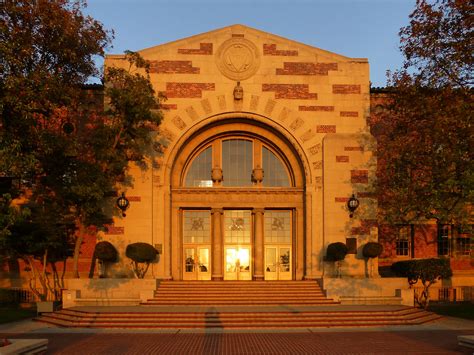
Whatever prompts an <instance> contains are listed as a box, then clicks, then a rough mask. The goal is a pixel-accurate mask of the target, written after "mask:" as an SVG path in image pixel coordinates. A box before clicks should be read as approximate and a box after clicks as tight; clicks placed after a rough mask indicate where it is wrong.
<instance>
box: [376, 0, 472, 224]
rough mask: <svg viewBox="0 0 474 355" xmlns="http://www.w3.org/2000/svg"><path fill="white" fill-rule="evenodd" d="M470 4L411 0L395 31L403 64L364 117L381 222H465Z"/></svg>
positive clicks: (467, 208)
mask: <svg viewBox="0 0 474 355" xmlns="http://www.w3.org/2000/svg"><path fill="white" fill-rule="evenodd" d="M473 10H474V9H473V5H472V2H470V1H468V0H438V1H435V2H434V3H428V1H425V0H418V1H417V5H416V8H415V10H414V11H413V13H412V14H411V15H410V24H409V25H408V26H406V27H404V28H402V29H401V31H400V36H401V46H400V48H401V50H402V53H403V54H404V56H405V63H404V67H403V68H402V69H401V70H399V71H396V72H395V73H393V74H390V76H389V87H390V88H391V90H390V93H389V95H388V97H387V102H386V105H385V106H384V107H383V110H381V111H380V112H376V113H374V114H372V117H371V125H372V128H373V132H374V135H375V136H376V138H377V144H378V146H377V160H378V179H377V183H376V186H375V189H376V191H377V195H378V203H379V207H380V214H381V219H382V220H384V221H386V222H389V223H392V224H393V223H411V222H413V221H420V220H430V219H435V220H437V221H438V222H439V223H453V224H460V225H466V224H469V223H470V221H469V219H470V214H471V213H472V212H471V211H472V204H473V201H474V150H473V149H472V147H473V146H474V134H473V122H474V120H473V116H472V115H473V114H472V113H473V100H472V73H473V56H472V53H473V52H474V41H473V28H472V13H473ZM471 223H472V221H471Z"/></svg>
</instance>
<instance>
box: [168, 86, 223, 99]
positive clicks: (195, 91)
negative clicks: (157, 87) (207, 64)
mask: <svg viewBox="0 0 474 355" xmlns="http://www.w3.org/2000/svg"><path fill="white" fill-rule="evenodd" d="M215 89H216V88H215V85H214V83H166V97H168V98H173V97H175V98H189V99H197V98H201V97H202V92H203V91H204V90H207V91H214V90H215Z"/></svg>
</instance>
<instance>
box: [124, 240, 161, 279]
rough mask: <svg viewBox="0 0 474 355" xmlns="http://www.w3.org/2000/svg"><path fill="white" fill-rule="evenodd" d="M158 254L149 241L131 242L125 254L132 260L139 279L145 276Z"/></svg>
mask: <svg viewBox="0 0 474 355" xmlns="http://www.w3.org/2000/svg"><path fill="white" fill-rule="evenodd" d="M157 254H158V252H157V250H156V249H155V248H153V246H152V245H150V244H148V243H133V244H129V245H127V248H126V249H125V255H126V256H127V257H128V258H130V259H131V260H132V266H133V272H134V273H135V275H136V276H137V277H138V278H139V279H143V278H144V277H145V274H146V272H147V271H148V268H149V266H150V263H152V262H153V261H155V260H156V256H157ZM140 264H145V265H140Z"/></svg>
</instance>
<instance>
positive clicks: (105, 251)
mask: <svg viewBox="0 0 474 355" xmlns="http://www.w3.org/2000/svg"><path fill="white" fill-rule="evenodd" d="M94 254H95V256H96V258H97V259H99V260H100V261H102V262H111V263H113V262H116V261H117V258H118V253H117V249H115V247H114V246H113V245H112V243H110V242H107V241H102V242H99V243H97V244H96V245H95V250H94Z"/></svg>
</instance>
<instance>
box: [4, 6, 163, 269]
mask: <svg viewBox="0 0 474 355" xmlns="http://www.w3.org/2000/svg"><path fill="white" fill-rule="evenodd" d="M84 6H85V3H84V2H82V1H73V2H70V1H67V0H59V1H46V0H39V1H38V0H20V1H8V2H6V3H5V4H4V5H2V7H0V13H1V22H0V114H1V116H0V117H1V125H0V175H2V176H14V177H17V178H19V179H21V181H22V187H23V190H22V191H21V193H23V195H27V200H28V204H29V205H31V206H34V207H35V208H34V209H32V210H31V213H32V216H31V219H30V220H29V223H30V224H33V223H39V221H40V220H39V219H38V216H36V214H39V213H40V212H41V215H42V216H48V215H49V216H55V219H54V223H53V224H59V225H68V226H70V222H71V220H72V221H73V222H74V226H75V228H72V229H71V228H68V229H67V233H66V235H64V234H62V236H63V237H64V238H65V239H67V240H68V242H69V241H70V240H71V237H75V238H76V239H75V246H74V253H73V254H74V270H73V271H74V273H75V275H76V276H77V277H79V274H78V269H77V264H78V258H79V251H80V246H81V244H82V240H83V235H84V234H85V233H86V232H87V229H88V228H90V227H103V226H104V225H105V224H107V223H109V222H110V220H111V217H112V215H113V211H114V206H113V205H114V202H115V201H114V198H113V197H111V196H113V195H114V193H116V192H115V191H116V189H117V186H118V185H119V183H122V184H126V183H127V182H128V183H131V182H130V181H129V180H130V179H129V178H128V177H127V167H128V166H129V163H130V160H134V162H136V163H137V164H139V165H140V166H141V167H143V168H145V167H146V166H147V165H148V164H147V163H148V162H150V161H152V159H150V158H151V155H150V150H149V145H150V143H151V139H152V138H151V131H152V130H153V129H154V128H155V127H156V126H157V125H158V124H159V122H160V120H161V114H160V112H159V110H158V108H159V98H157V97H156V95H155V93H154V91H153V89H152V86H151V84H150V83H149V77H148V71H147V63H146V61H144V60H143V59H142V58H141V57H140V56H139V55H138V54H136V53H132V52H128V53H127V56H126V60H127V61H128V64H129V67H128V68H126V69H117V68H109V69H108V70H107V71H106V72H105V88H106V89H105V94H106V95H108V97H109V100H108V102H109V105H108V107H107V110H106V111H105V112H104V110H102V109H101V102H100V101H101V100H103V98H102V97H101V95H99V99H98V100H97V101H98V104H97V106H98V107H97V108H93V107H92V108H91V105H90V103H89V99H90V97H89V96H90V94H91V92H90V90H89V91H88V90H84V84H85V83H86V81H87V80H88V78H90V77H91V76H94V75H98V73H99V71H98V70H97V68H96V67H95V65H94V61H93V58H94V56H97V55H99V56H102V55H103V53H104V48H106V46H107V44H108V43H109V41H110V39H111V33H110V32H107V31H105V30H104V29H103V27H102V25H101V24H100V23H99V22H97V21H95V20H94V19H92V18H90V17H88V16H85V15H83V13H82V9H83V7H84ZM58 211H60V212H61V213H57V212H58ZM45 221H48V222H52V221H51V220H50V219H45ZM7 228H8V227H7ZM42 228H43V227H42ZM43 229H44V230H45V233H46V231H47V232H48V233H51V238H52V239H50V238H49V237H48V238H43V237H41V238H43V239H44V240H45V241H46V242H47V241H51V243H53V244H54V243H55V242H54V240H53V239H54V235H55V234H54V233H53V231H52V230H51V229H50V228H49V229H48V228H46V227H45V226H44V228H43ZM3 234H4V235H5V237H6V238H8V237H7V234H8V235H10V236H11V233H3ZM25 238H26V239H25V240H26V242H28V243H35V238H40V236H39V235H37V234H29V235H28V236H27V237H26V236H25ZM28 238H29V239H28ZM9 242H10V241H9V240H7V241H5V243H4V244H5V245H11V244H9ZM46 242H44V243H46ZM15 250H16V249H15V248H13V247H12V248H11V251H12V254H13V255H15ZM25 250H28V249H25ZM42 250H43V251H44V250H49V249H48V248H46V249H42ZM48 253H49V254H50V252H48ZM44 254H45V253H44V252H43V254H42V255H43V256H44ZM33 256H34V257H36V258H37V256H36V254H34V255H33ZM68 256H70V255H69V254H68ZM43 260H45V259H43ZM43 264H44V265H46V264H47V262H44V263H43ZM45 267H46V266H45Z"/></svg>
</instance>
